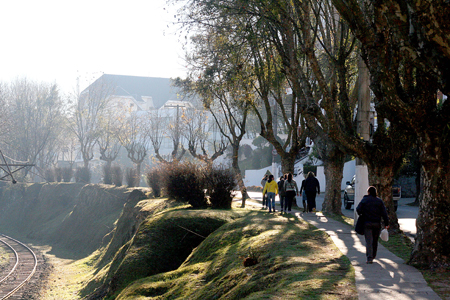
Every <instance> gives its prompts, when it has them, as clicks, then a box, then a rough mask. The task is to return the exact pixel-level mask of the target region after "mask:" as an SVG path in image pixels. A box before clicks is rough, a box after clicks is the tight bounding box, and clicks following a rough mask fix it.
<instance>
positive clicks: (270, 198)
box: [263, 175, 278, 212]
mask: <svg viewBox="0 0 450 300" xmlns="http://www.w3.org/2000/svg"><path fill="white" fill-rule="evenodd" d="M266 192H267V200H266V201H267V206H268V207H269V212H272V209H273V211H274V212H275V196H276V195H278V184H277V183H276V182H275V180H273V175H269V180H268V181H267V182H266V185H265V186H264V191H263V195H264V193H266Z"/></svg>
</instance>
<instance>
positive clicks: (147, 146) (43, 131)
mask: <svg viewBox="0 0 450 300" xmlns="http://www.w3.org/2000/svg"><path fill="white" fill-rule="evenodd" d="M112 95H114V90H113V88H112V87H111V85H109V84H107V83H102V82H100V83H95V84H93V85H91V86H90V88H89V89H87V90H85V91H83V92H82V93H81V94H80V93H74V94H72V95H68V96H61V95H60V93H59V92H58V87H57V85H55V84H46V83H37V82H32V81H29V80H27V79H17V80H16V81H14V82H12V83H10V84H3V85H2V86H1V87H0V101H1V103H0V104H2V105H1V106H0V107H1V109H2V112H1V118H0V120H1V123H0V126H1V130H0V132H1V135H2V136H1V140H0V147H1V149H2V150H3V153H5V154H6V155H7V157H9V158H11V159H9V162H10V163H17V162H22V163H25V162H26V163H28V164H33V165H34V167H28V168H26V169H25V170H24V171H23V172H21V173H16V174H15V176H17V177H18V179H19V180H21V181H23V180H46V179H48V178H51V177H49V176H47V175H48V174H49V172H50V171H51V170H54V169H55V168H58V165H57V163H58V161H65V162H66V165H68V167H69V168H73V164H74V162H75V160H76V159H77V157H78V159H80V160H81V161H82V162H83V167H84V168H85V169H86V170H89V169H90V168H92V165H91V163H90V162H91V161H92V159H93V158H94V154H95V153H98V154H97V155H99V156H98V158H99V159H100V160H102V161H104V165H105V168H97V172H98V173H99V174H101V173H103V174H101V175H103V177H104V178H106V177H107V176H108V174H106V173H105V171H104V170H110V169H111V167H112V164H113V162H115V161H116V160H117V159H118V157H119V154H120V152H121V149H124V152H126V154H127V157H128V158H129V160H130V161H131V162H132V163H134V165H135V170H136V171H135V174H136V178H137V180H136V184H139V181H140V180H139V179H140V174H141V167H142V164H143V163H144V161H145V160H146V159H148V155H149V151H151V150H153V151H152V153H153V156H154V158H155V160H156V161H158V162H161V163H166V164H167V163H171V162H178V161H181V160H182V159H183V157H187V156H188V157H189V159H197V160H199V161H201V162H203V163H205V164H207V165H211V164H212V163H213V161H214V160H216V159H217V158H218V157H219V156H220V155H222V154H223V153H224V152H225V149H226V148H227V146H228V144H229V143H228V142H227V141H226V140H225V138H224V136H223V133H225V132H226V130H225V129H221V132H219V131H218V129H217V127H215V126H214V124H215V123H214V121H212V119H213V117H214V119H216V121H217V122H219V123H220V122H222V121H223V120H224V119H223V118H222V117H221V114H220V113H216V114H213V115H211V113H208V111H207V110H205V109H203V108H202V107H193V106H192V105H186V106H184V105H182V103H178V104H177V105H176V106H175V107H172V108H167V109H163V110H150V111H136V110H133V109H132V107H131V106H130V105H129V103H123V102H120V100H118V99H115V98H114V97H112ZM214 134H216V135H217V136H213V135H214ZM168 141H169V143H170V144H171V145H172V147H171V148H172V151H171V153H170V155H165V153H164V151H167V150H166V149H167V147H168V145H167V144H169V143H168ZM163 143H166V144H165V145H164V144H163ZM164 147H165V148H166V149H164ZM161 151H163V152H161ZM66 165H65V166H66ZM91 171H92V170H91Z"/></svg>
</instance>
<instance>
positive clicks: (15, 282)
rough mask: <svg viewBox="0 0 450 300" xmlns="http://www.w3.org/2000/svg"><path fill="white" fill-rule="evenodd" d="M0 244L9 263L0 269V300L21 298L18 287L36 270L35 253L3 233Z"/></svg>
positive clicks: (0, 236)
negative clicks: (6, 254) (7, 255)
mask: <svg viewBox="0 0 450 300" xmlns="http://www.w3.org/2000/svg"><path fill="white" fill-rule="evenodd" d="M0 246H1V247H2V248H4V250H5V252H6V253H8V254H9V264H7V266H5V267H4V268H3V269H1V270H0V300H3V299H21V298H22V296H21V295H20V291H19V290H20V288H21V287H23V286H24V285H25V284H26V283H27V282H28V281H29V280H30V279H31V277H32V276H33V274H34V273H35V272H36V267H37V257H36V254H35V253H34V252H33V250H31V249H30V248H29V247H28V246H27V245H25V244H23V243H21V242H19V241H18V240H15V239H13V238H11V237H8V236H6V235H3V234H2V235H0Z"/></svg>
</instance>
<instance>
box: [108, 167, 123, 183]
mask: <svg viewBox="0 0 450 300" xmlns="http://www.w3.org/2000/svg"><path fill="white" fill-rule="evenodd" d="M111 177H112V178H111V179H112V183H113V184H114V185H115V186H121V185H122V182H123V172H122V168H121V167H120V166H114V167H111Z"/></svg>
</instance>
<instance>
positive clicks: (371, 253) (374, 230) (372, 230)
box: [364, 223, 381, 261]
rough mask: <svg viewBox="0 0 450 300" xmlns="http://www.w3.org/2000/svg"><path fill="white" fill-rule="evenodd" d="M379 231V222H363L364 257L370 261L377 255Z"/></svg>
mask: <svg viewBox="0 0 450 300" xmlns="http://www.w3.org/2000/svg"><path fill="white" fill-rule="evenodd" d="M380 232H381V224H380V223H365V224H364V237H365V239H366V257H367V261H372V260H373V259H374V258H375V257H377V250H378V237H379V236H380Z"/></svg>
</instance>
